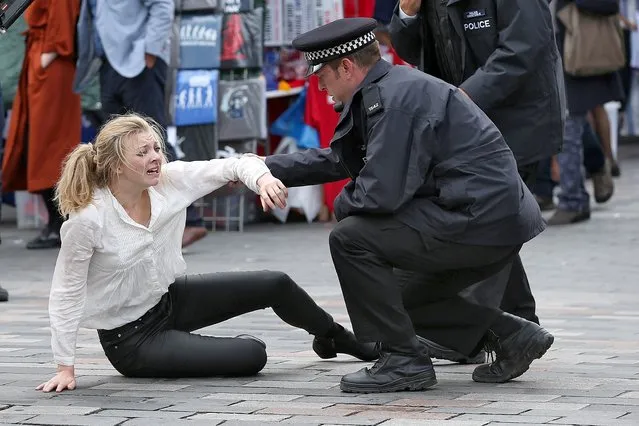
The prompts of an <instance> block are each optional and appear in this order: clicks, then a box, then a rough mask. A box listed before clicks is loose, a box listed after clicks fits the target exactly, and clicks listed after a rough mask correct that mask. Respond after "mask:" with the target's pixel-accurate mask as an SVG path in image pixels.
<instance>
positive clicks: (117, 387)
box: [91, 383, 189, 394]
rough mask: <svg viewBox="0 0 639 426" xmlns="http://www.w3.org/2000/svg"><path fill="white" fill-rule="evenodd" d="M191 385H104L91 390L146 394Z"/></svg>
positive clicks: (173, 390) (170, 390)
mask: <svg viewBox="0 0 639 426" xmlns="http://www.w3.org/2000/svg"><path fill="white" fill-rule="evenodd" d="M188 386H189V385H171V384H163V383H148V384H146V383H103V384H101V385H97V386H93V387H92V388H91V389H108V390H122V391H141V392H140V393H141V394H144V393H145V392H146V391H159V392H175V391H178V390H181V389H184V388H187V387H188Z"/></svg>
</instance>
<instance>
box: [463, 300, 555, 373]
mask: <svg viewBox="0 0 639 426" xmlns="http://www.w3.org/2000/svg"><path fill="white" fill-rule="evenodd" d="M554 340H555V338H554V337H553V335H552V334H550V333H549V332H547V331H546V330H545V329H543V328H541V327H540V326H538V325H537V324H535V323H533V322H530V321H527V320H525V319H523V318H519V317H517V316H514V315H510V314H507V313H503V314H502V315H501V316H500V317H499V318H498V319H497V320H496V321H495V322H494V323H493V324H492V325H491V328H490V330H489V331H488V333H487V335H486V337H485V344H486V348H487V349H488V350H491V351H494V352H495V355H496V358H495V360H494V361H493V362H492V363H490V364H484V365H480V366H479V367H477V368H475V371H473V380H474V381H476V382H482V383H504V382H507V381H508V380H511V379H514V378H515V377H519V376H521V375H522V374H524V373H525V372H526V371H527V370H528V368H529V367H530V364H531V363H532V362H533V361H534V360H535V359H538V358H541V357H542V356H543V355H544V354H545V353H546V351H547V350H548V349H549V348H550V346H551V345H552V343H553V341H554Z"/></svg>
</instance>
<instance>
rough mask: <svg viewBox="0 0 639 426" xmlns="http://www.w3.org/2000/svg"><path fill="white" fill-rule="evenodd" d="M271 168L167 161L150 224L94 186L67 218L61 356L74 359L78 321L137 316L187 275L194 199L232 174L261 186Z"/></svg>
mask: <svg viewBox="0 0 639 426" xmlns="http://www.w3.org/2000/svg"><path fill="white" fill-rule="evenodd" d="M268 171H269V170H268V168H267V167H266V165H265V164H264V162H263V161H262V160H260V159H259V158H257V157H255V156H253V155H245V156H242V157H240V158H227V159H215V160H210V161H192V162H183V161H174V162H171V163H168V164H165V165H163V166H162V173H161V178H160V183H159V184H158V185H156V186H155V187H151V188H150V189H149V196H150V199H151V221H150V222H149V226H148V227H144V226H142V225H140V224H138V223H136V222H135V221H133V220H132V219H131V218H130V217H129V216H128V214H127V213H126V211H125V210H124V208H123V207H122V206H121V205H120V204H119V202H118V201H117V200H116V199H115V197H113V195H112V194H111V191H110V190H109V189H108V188H105V189H98V190H96V192H95V194H94V200H93V202H92V203H91V204H90V205H89V206H88V207H86V208H84V209H82V210H80V211H78V212H76V213H74V214H71V215H70V217H69V219H68V220H67V221H65V222H64V224H63V225H62V230H61V237H62V247H61V248H60V252H59V254H58V258H57V261H56V265H55V271H54V273H53V282H52V285H51V293H50V298H49V317H50V323H51V347H52V350H53V355H54V359H55V362H56V363H57V364H63V365H73V364H74V362H75V349H76V340H77V333H78V328H79V327H80V326H83V327H87V328H94V329H106V330H109V329H113V328H116V327H119V326H121V325H124V324H126V323H129V322H131V321H134V320H136V319H138V318H139V317H141V316H142V315H143V314H144V313H145V312H146V311H148V310H149V309H150V308H152V307H153V306H155V305H156V304H157V303H158V302H159V301H160V298H161V297H162V295H163V294H164V293H166V292H167V290H168V287H169V285H171V284H172V283H173V282H174V281H175V279H176V278H177V277H178V276H180V275H184V273H185V271H186V264H185V263H184V259H183V258H182V250H181V248H182V234H183V232H184V225H185V221H186V208H187V207H188V206H189V205H190V204H192V203H193V202H194V201H196V200H198V199H199V198H201V197H203V196H204V195H206V194H209V193H211V192H213V191H214V190H216V189H218V188H220V187H222V186H224V185H225V184H227V183H228V182H231V181H242V182H243V183H244V184H245V185H246V186H247V187H249V188H250V189H251V190H252V191H254V192H259V188H258V187H257V180H258V179H259V178H260V177H261V176H262V175H264V174H265V173H268Z"/></svg>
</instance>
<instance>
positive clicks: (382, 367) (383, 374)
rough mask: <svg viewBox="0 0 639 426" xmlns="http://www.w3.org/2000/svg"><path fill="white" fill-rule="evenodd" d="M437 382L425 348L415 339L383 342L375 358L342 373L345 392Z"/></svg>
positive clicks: (422, 386) (390, 389)
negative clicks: (371, 361) (396, 343)
mask: <svg viewBox="0 0 639 426" xmlns="http://www.w3.org/2000/svg"><path fill="white" fill-rule="evenodd" d="M436 384H437V378H436V377H435V370H434V369H433V363H432V362H431V360H430V357H429V356H428V350H427V349H426V348H425V347H424V346H422V345H420V344H419V343H418V342H417V339H415V341H414V342H411V343H410V344H406V345H392V346H390V345H384V344H382V352H381V355H380V357H379V359H378V360H377V362H376V363H375V364H374V365H373V366H372V367H371V368H363V369H361V370H359V371H357V372H355V373H351V374H347V375H345V376H344V377H342V380H341V382H340V385H339V386H340V389H341V390H342V391H344V392H356V393H373V392H401V391H406V390H410V391H418V390H424V389H427V388H430V387H431V386H434V385H436Z"/></svg>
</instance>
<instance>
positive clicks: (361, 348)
mask: <svg viewBox="0 0 639 426" xmlns="http://www.w3.org/2000/svg"><path fill="white" fill-rule="evenodd" d="M313 350H314V351H315V353H316V354H317V355H318V356H319V357H320V358H322V359H329V358H335V357H336V356H337V354H338V353H340V354H347V355H351V356H354V357H355V358H358V359H361V360H362V361H373V360H376V359H377V358H379V349H378V348H377V346H376V344H375V343H361V342H358V341H357V339H356V338H355V335H354V334H353V333H352V332H350V331H348V330H346V329H345V328H344V327H342V326H341V325H340V324H337V323H335V325H334V326H333V328H332V329H331V330H330V331H329V332H328V333H327V334H326V335H325V336H315V339H313Z"/></svg>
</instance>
